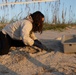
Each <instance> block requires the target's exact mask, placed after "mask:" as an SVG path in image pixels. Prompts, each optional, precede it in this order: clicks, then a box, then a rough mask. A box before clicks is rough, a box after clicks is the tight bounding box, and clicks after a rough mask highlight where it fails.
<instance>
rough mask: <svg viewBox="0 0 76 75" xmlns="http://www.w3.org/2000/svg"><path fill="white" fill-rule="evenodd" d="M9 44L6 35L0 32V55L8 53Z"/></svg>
mask: <svg viewBox="0 0 76 75" xmlns="http://www.w3.org/2000/svg"><path fill="white" fill-rule="evenodd" d="M10 46H11V45H10V42H9V39H8V37H7V35H4V34H3V33H2V32H0V55H4V54H8V52H9V49H10Z"/></svg>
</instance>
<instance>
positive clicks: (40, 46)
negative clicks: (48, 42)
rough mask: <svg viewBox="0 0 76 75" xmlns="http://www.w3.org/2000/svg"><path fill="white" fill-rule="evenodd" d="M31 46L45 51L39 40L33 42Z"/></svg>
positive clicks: (45, 48)
mask: <svg viewBox="0 0 76 75" xmlns="http://www.w3.org/2000/svg"><path fill="white" fill-rule="evenodd" d="M33 46H36V47H39V48H40V49H41V50H47V47H46V46H45V45H43V44H42V43H41V42H40V41H39V40H34V45H33Z"/></svg>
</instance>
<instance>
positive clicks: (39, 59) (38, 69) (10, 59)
mask: <svg viewBox="0 0 76 75" xmlns="http://www.w3.org/2000/svg"><path fill="white" fill-rule="evenodd" d="M67 34H76V29H75V28H72V29H67V30H63V31H62V32H61V31H54V30H47V31H43V33H42V34H39V33H36V36H37V38H38V39H39V40H40V41H41V42H42V43H43V44H44V45H46V46H47V48H48V51H46V50H44V51H41V52H37V53H34V54H32V53H31V52H32V51H34V49H33V48H31V47H26V48H25V47H24V48H11V49H10V50H11V51H10V52H9V54H7V55H3V56H0V75H76V54H75V53H71V54H66V53H64V52H63V45H62V43H61V37H62V35H67Z"/></svg>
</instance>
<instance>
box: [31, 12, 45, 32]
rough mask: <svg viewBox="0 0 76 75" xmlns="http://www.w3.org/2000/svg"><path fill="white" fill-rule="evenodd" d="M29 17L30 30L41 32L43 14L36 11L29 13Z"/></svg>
mask: <svg viewBox="0 0 76 75" xmlns="http://www.w3.org/2000/svg"><path fill="white" fill-rule="evenodd" d="M31 17H32V19H33V29H32V31H34V32H37V31H38V32H40V33H42V28H43V21H44V15H43V14H42V13H41V12H40V11H36V12H34V13H33V14H31Z"/></svg>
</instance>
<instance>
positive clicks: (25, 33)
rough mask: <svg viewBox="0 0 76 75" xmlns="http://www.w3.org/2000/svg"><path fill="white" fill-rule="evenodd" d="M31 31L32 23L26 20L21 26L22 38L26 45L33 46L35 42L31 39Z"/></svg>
mask: <svg viewBox="0 0 76 75" xmlns="http://www.w3.org/2000/svg"><path fill="white" fill-rule="evenodd" d="M31 30H32V23H31V22H30V21H27V20H26V21H25V22H24V23H23V24H22V25H21V37H22V40H23V42H24V44H25V45H29V46H32V45H33V44H34V40H33V39H32V38H31V37H30V31H31Z"/></svg>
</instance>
